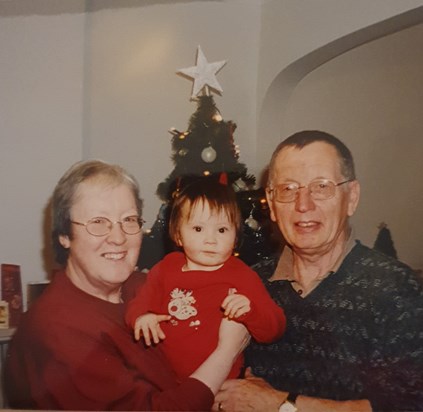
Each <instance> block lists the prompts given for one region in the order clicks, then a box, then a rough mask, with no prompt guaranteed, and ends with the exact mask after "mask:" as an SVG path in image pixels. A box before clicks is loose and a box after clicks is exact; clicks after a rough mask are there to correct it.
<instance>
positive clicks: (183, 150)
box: [178, 149, 188, 157]
mask: <svg viewBox="0 0 423 412" xmlns="http://www.w3.org/2000/svg"><path fill="white" fill-rule="evenodd" d="M187 153H188V149H181V150H179V151H178V155H179V156H181V157H184V156H186V155H187Z"/></svg>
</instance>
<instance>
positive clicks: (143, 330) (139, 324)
mask: <svg viewBox="0 0 423 412" xmlns="http://www.w3.org/2000/svg"><path fill="white" fill-rule="evenodd" d="M170 318H171V316H170V315H157V314H156V313H145V314H144V315H141V316H138V318H137V320H136V321H135V325H134V336H135V339H136V340H140V338H141V336H144V340H145V344H146V345H147V346H151V338H153V342H154V343H159V342H160V340H163V339H165V338H166V336H165V334H164V333H163V330H162V328H161V327H160V322H164V321H167V320H170Z"/></svg>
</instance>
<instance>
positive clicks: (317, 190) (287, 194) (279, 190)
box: [267, 179, 355, 203]
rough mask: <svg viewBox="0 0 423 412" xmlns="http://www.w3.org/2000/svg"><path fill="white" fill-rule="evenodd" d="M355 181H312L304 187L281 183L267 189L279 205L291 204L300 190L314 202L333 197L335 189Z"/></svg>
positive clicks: (296, 184)
mask: <svg viewBox="0 0 423 412" xmlns="http://www.w3.org/2000/svg"><path fill="white" fill-rule="evenodd" d="M353 180H355V179H349V180H345V181H343V182H341V183H334V182H332V181H330V180H327V179H321V180H314V181H313V182H311V183H309V184H308V185H306V186H300V185H299V184H298V183H282V184H280V185H277V186H275V187H274V188H270V187H269V188H267V192H268V193H270V195H271V196H272V199H273V200H276V201H277V202H280V203H291V202H294V201H295V199H296V198H297V193H298V191H299V190H300V189H307V190H308V191H309V193H310V196H311V198H312V199H314V200H327V199H330V198H332V197H334V196H335V189H336V187H337V186H341V185H343V184H345V183H348V182H352V181H353Z"/></svg>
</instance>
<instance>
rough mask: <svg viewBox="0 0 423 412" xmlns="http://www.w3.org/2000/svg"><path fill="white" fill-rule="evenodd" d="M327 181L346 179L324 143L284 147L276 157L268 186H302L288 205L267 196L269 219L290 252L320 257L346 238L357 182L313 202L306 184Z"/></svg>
mask: <svg viewBox="0 0 423 412" xmlns="http://www.w3.org/2000/svg"><path fill="white" fill-rule="evenodd" d="M320 179H328V180H331V181H332V182H334V183H335V184H337V183H340V182H343V181H345V180H346V178H345V176H342V174H341V168H340V161H339V158H338V154H337V151H336V149H335V148H334V147H332V146H331V145H329V144H327V143H324V142H315V143H311V144H309V145H307V146H305V147H304V148H302V149H298V148H295V147H286V148H284V149H282V151H281V152H280V153H279V154H278V156H277V158H276V162H275V164H274V168H273V170H272V171H271V187H275V186H277V185H280V184H282V183H297V184H298V185H299V186H306V187H305V188H301V189H299V191H298V193H297V196H296V198H295V200H294V201H293V202H291V203H280V202H277V201H275V200H272V196H271V195H269V194H268V202H269V206H270V211H271V218H272V220H273V221H275V222H277V224H278V226H279V228H280V230H281V231H282V234H283V235H284V237H285V240H286V241H287V243H288V244H289V245H291V246H292V248H293V250H294V252H296V253H299V254H307V255H321V254H324V253H327V252H328V251H330V250H333V249H335V248H337V247H342V246H343V244H344V241H345V239H346V236H347V229H348V217H349V216H352V215H353V214H354V212H355V210H356V207H357V204H358V200H359V195H360V187H359V184H358V182H357V181H353V182H350V183H346V184H344V185H341V186H337V187H336V188H335V195H334V197H332V198H330V199H326V200H314V199H313V198H312V197H311V195H310V192H309V190H308V188H307V185H308V184H309V183H311V182H313V181H315V180H320Z"/></svg>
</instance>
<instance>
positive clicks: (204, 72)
mask: <svg viewBox="0 0 423 412" xmlns="http://www.w3.org/2000/svg"><path fill="white" fill-rule="evenodd" d="M225 64H226V60H222V61H220V62H214V63H209V62H208V61H207V59H206V56H204V53H203V51H202V50H201V47H200V46H198V49H197V65H196V66H192V67H187V68H185V69H180V70H178V73H182V74H184V75H185V76H188V77H190V78H192V79H194V86H193V88H192V96H191V97H192V98H195V97H196V96H198V95H199V93H200V92H201V91H202V90H203V89H204V88H205V94H206V95H207V96H208V95H209V87H210V88H211V89H213V90H216V91H217V92H219V93H222V92H223V89H222V87H221V86H220V84H219V82H218V81H217V79H216V73H217V72H218V71H219V70H220V69H221V68H222V67H223V66H224V65H225Z"/></svg>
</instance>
